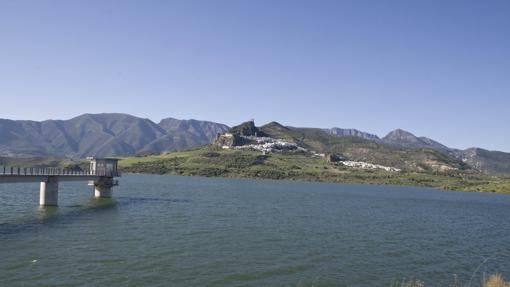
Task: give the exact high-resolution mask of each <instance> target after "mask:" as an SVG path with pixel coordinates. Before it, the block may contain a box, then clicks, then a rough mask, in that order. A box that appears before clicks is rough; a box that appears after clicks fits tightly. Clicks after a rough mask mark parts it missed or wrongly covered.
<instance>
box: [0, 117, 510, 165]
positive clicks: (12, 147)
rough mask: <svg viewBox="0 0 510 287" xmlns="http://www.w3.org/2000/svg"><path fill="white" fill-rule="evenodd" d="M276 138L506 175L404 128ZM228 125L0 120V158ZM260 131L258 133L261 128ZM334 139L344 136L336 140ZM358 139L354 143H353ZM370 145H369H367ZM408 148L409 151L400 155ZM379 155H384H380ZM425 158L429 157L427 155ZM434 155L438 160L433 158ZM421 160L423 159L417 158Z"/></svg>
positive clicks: (502, 161)
mask: <svg viewBox="0 0 510 287" xmlns="http://www.w3.org/2000/svg"><path fill="white" fill-rule="evenodd" d="M265 127H266V129H268V128H271V127H272V128H273V129H272V130H271V131H272V132H273V133H275V134H276V135H278V132H279V131H280V132H282V134H281V136H289V135H292V139H293V140H302V141H303V142H305V143H309V144H312V143H313V144H314V145H315V144H317V146H318V147H319V149H322V151H326V152H327V151H342V152H344V153H347V154H351V156H353V157H356V156H359V157H361V154H363V152H364V153H365V154H364V157H365V158H366V159H368V160H370V159H373V160H377V161H380V162H395V160H396V159H394V158H392V157H399V156H400V157H403V156H404V155H403V154H400V155H399V154H398V153H395V154H391V152H388V151H389V150H391V149H388V147H394V148H398V149H397V150H399V151H401V152H405V154H406V155H409V154H410V153H412V154H418V153H419V151H418V152H416V151H414V150H420V149H422V150H424V151H423V152H422V153H424V152H425V150H433V151H437V152H439V153H440V154H443V155H445V156H447V157H449V158H455V159H456V160H459V161H460V162H464V163H465V164H467V165H469V166H471V167H473V168H476V169H478V170H481V171H485V172H490V173H510V153H505V152H497V151H488V150H484V149H481V148H471V149H467V150H457V149H454V148H449V147H447V146H445V145H443V144H441V143H439V142H437V141H434V140H432V139H429V138H426V137H417V136H415V135H413V134H412V133H410V132H407V131H404V130H400V129H397V130H394V131H392V132H390V133H389V134H388V135H386V136H385V137H383V138H379V137H378V136H377V135H374V134H370V133H366V132H363V131H359V130H356V129H341V128H331V129H318V128H317V129H314V128H293V127H285V129H288V130H285V129H283V128H280V127H283V126H281V125H280V124H278V123H271V124H268V125H266V126H265ZM228 129H229V127H228V126H226V125H224V124H220V123H215V122H209V121H198V120H178V119H174V118H166V119H163V120H161V121H160V122H159V123H155V122H153V121H151V120H149V119H143V118H139V117H135V116H132V115H127V114H113V113H112V114H84V115H81V116H78V117H75V118H72V119H69V120H47V121H41V122H38V121H14V120H8V119H0V156H9V157H29V156H59V157H85V156H98V157H104V156H121V155H136V154H144V153H160V152H163V151H171V150H184V149H189V148H193V147H197V146H201V145H205V144H208V143H210V142H212V141H213V140H214V139H215V138H216V136H217V134H218V133H222V132H225V131H226V130H228ZM263 130H264V129H263ZM338 138H344V139H342V140H337V139H338ZM356 139H358V140H356ZM371 143H373V144H371ZM406 150H409V151H406ZM383 151H384V152H383ZM429 155H430V154H429ZM435 157H438V156H435ZM421 158H427V157H425V156H424V157H421Z"/></svg>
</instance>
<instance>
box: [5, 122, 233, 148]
mask: <svg viewBox="0 0 510 287" xmlns="http://www.w3.org/2000/svg"><path fill="white" fill-rule="evenodd" d="M226 129H228V127H227V126H226V125H223V124H219V123H213V122H206V121H197V120H183V121H180V120H176V119H171V118H169V119H164V120H162V121H161V123H160V124H156V123H154V122H152V121H151V120H149V119H143V118H139V117H135V116H132V115H128V114H117V113H108V114H107V113H105V114H84V115H81V116H78V117H75V118H72V119H69V120H47V121H41V122H37V121H13V120H6V119H0V155H1V156H66V157H84V156H119V155H134V154H139V153H159V152H162V151H168V150H178V149H188V148H192V147H196V146H200V145H204V144H207V143H209V142H211V141H212V140H213V139H214V138H215V137H216V134H217V133H218V132H221V131H224V130H226Z"/></svg>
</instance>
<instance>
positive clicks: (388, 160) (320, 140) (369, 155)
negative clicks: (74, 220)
mask: <svg viewBox="0 0 510 287" xmlns="http://www.w3.org/2000/svg"><path fill="white" fill-rule="evenodd" d="M260 129H261V130H262V131H263V132H264V133H266V134H268V135H270V136H271V137H273V138H281V139H285V140H288V141H291V142H295V143H297V144H298V145H300V146H302V147H304V148H307V149H309V150H312V151H316V152H318V153H340V154H342V155H343V156H344V157H346V158H347V159H349V160H354V161H364V162H370V163H374V164H381V165H385V166H392V167H396V168H399V169H405V170H410V171H427V172H435V171H448V170H452V169H459V170H467V169H469V167H468V166H467V165H466V164H464V163H463V162H462V161H460V160H458V159H457V158H455V157H453V156H450V155H446V154H443V153H441V152H438V151H436V150H432V149H406V148H399V147H394V146H390V145H385V144H382V143H378V142H375V141H371V140H367V139H363V138H360V137H350V136H342V137H339V136H334V135H330V134H328V133H326V132H325V131H323V130H321V129H316V128H293V127H284V126H282V125H280V124H279V123H276V122H272V123H269V124H267V125H265V126H262V127H261V128H260Z"/></svg>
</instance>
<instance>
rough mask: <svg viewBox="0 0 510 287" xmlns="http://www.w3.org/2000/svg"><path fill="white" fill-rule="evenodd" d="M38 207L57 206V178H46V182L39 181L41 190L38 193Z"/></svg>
mask: <svg viewBox="0 0 510 287" xmlns="http://www.w3.org/2000/svg"><path fill="white" fill-rule="evenodd" d="M39 205H41V206H57V205H58V178H57V177H56V176H48V178H47V180H46V181H41V188H40V191H39Z"/></svg>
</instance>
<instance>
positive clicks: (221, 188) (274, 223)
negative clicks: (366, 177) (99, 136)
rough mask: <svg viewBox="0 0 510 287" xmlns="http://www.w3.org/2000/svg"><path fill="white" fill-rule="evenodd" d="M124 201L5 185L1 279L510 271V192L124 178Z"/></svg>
mask: <svg viewBox="0 0 510 287" xmlns="http://www.w3.org/2000/svg"><path fill="white" fill-rule="evenodd" d="M120 184H121V185H120V186H119V187H116V188H115V190H114V198H112V199H102V200H93V199H91V198H90V196H91V190H90V188H89V187H88V186H87V185H86V183H85V182H82V183H79V182H78V183H62V184H61V187H60V195H59V197H60V198H59V204H60V206H59V207H58V208H39V207H38V196H39V194H38V188H39V187H38V184H33V183H32V184H2V185H0V286H56V285H58V286H390V285H391V284H390V283H391V282H392V281H395V280H398V279H402V278H419V279H420V280H421V281H424V282H425V283H426V284H427V285H429V286H445V285H447V284H449V283H451V282H452V281H453V277H454V276H457V277H458V278H459V279H460V280H461V281H463V282H465V283H467V282H468V281H469V280H470V278H472V277H473V284H472V286H477V284H479V282H480V278H481V276H483V274H484V273H494V272H499V273H501V274H503V275H504V276H506V277H507V278H508V279H510V196H508V195H498V194H488V193H467V192H453V191H439V190H434V189H425V188H412V187H395V186H369V185H347V184H326V183H304V182H291V181H266V180H245V179H221V178H200V177H175V176H157V175H125V176H124V177H122V178H121V179H120Z"/></svg>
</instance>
